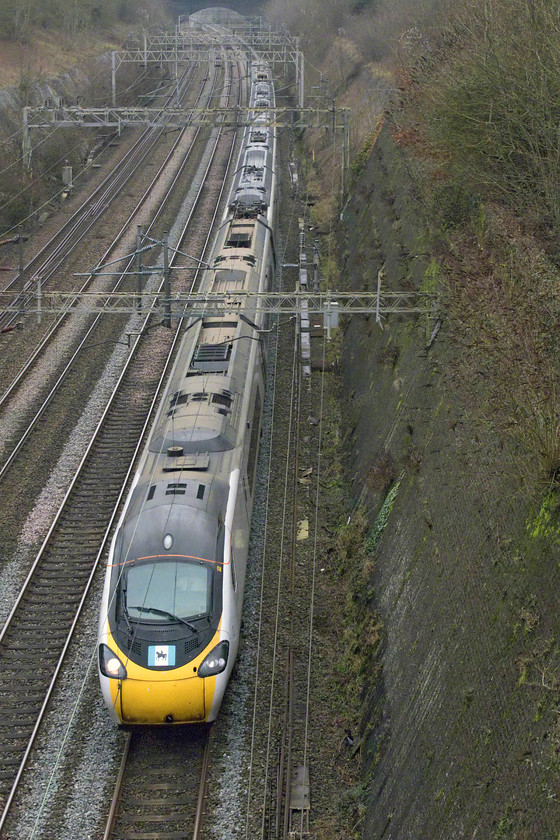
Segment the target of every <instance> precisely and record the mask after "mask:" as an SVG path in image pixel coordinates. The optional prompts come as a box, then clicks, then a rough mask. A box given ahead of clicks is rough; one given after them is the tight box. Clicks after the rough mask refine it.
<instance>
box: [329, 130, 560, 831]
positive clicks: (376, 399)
mask: <svg viewBox="0 0 560 840" xmlns="http://www.w3.org/2000/svg"><path fill="white" fill-rule="evenodd" d="M413 170H414V165H413V162H411V161H410V159H408V157H407V155H406V154H405V153H404V152H403V151H402V150H401V149H400V148H399V147H397V146H396V145H395V143H394V141H393V139H392V136H391V132H390V130H389V129H388V128H387V127H386V128H384V129H383V131H382V133H381V135H380V138H379V140H378V142H377V144H376V146H375V148H374V150H373V153H372V155H371V157H370V160H369V164H368V168H367V171H366V172H365V173H364V175H363V176H362V178H361V180H360V183H359V185H358V188H357V190H356V193H355V195H354V197H353V199H352V201H351V202H350V203H349V206H348V208H347V209H346V211H345V214H344V236H345V242H344V244H343V246H342V247H343V249H345V256H346V267H345V271H344V273H345V274H346V275H347V276H349V278H350V283H351V286H352V288H354V289H368V288H369V289H370V290H374V289H375V288H376V284H377V272H378V270H379V269H380V268H381V267H382V266H384V267H385V277H384V280H383V282H384V284H386V286H388V287H389V288H391V289H394V290H408V289H411V288H416V289H418V288H420V287H424V288H426V285H427V282H428V279H429V277H430V270H429V268H428V266H429V257H428V256H425V255H422V252H423V251H425V250H426V249H425V245H424V242H425V238H424V220H423V205H422V203H421V201H419V195H418V191H417V189H416V187H415V184H414V180H413V178H411V174H410V173H411V172H413ZM419 255H420V256H419ZM480 315H481V316H482V315H483V312H481V313H480ZM433 326H434V321H433V320H429V319H427V318H426V317H424V316H412V315H402V316H391V318H390V320H389V321H388V322H386V323H385V328H384V329H383V330H381V329H380V328H379V327H378V326H377V325H376V324H375V321H374V318H373V316H371V317H369V318H364V317H355V318H354V319H353V320H352V322H351V323H350V324H349V325H348V327H347V329H346V331H345V338H344V346H345V350H344V354H343V368H344V370H343V377H344V383H345V391H346V403H347V410H346V434H347V451H348V452H349V455H348V459H347V470H348V475H349V478H350V480H351V482H352V487H353V491H354V496H355V498H356V501H357V502H358V501H362V502H364V503H365V504H366V506H367V507H368V509H369V511H370V517H371V521H372V522H373V521H374V520H375V516H376V511H378V509H379V504H380V502H381V501H382V499H383V498H384V496H385V493H386V492H387V490H388V488H389V487H393V488H395V487H396V484H397V482H398V478H399V477H401V476H402V480H401V482H400V484H399V485H398V491H397V493H396V499H395V503H394V506H393V509H392V513H391V515H390V517H389V520H388V525H387V527H386V529H385V531H384V533H383V536H382V538H381V540H380V542H379V544H378V547H377V551H376V563H375V572H374V573H373V578H372V583H373V584H374V586H375V590H376V598H375V601H376V603H375V609H376V610H377V611H378V612H379V615H380V618H381V620H382V622H383V625H384V630H383V642H382V650H379V651H378V655H377V659H376V661H372V662H370V664H369V669H370V674H371V675H372V676H371V680H370V685H369V686H368V689H367V691H366V693H365V696H364V716H363V731H364V756H365V760H366V767H367V770H368V773H369V778H370V785H369V791H370V792H369V803H368V813H367V817H366V827H365V836H366V837H367V838H372V840H373V838H375V840H378V838H379V839H380V838H383V840H397V838H398V840H404V838H414V840H451V838H474V837H477V838H481V839H482V840H494V838H496V840H497V838H518V839H519V840H521V838H531V840H544V838H551V840H552V838H557V836H558V831H559V826H560V805H559V802H558V795H559V781H560V776H559V769H560V761H559V757H560V728H559V703H558V697H559V691H558V688H559V679H558V666H559V664H560V659H559V651H558V639H559V638H560V636H559V632H560V611H559V609H558V592H560V567H559V562H558V547H557V542H556V540H555V534H554V531H553V530H552V531H551V529H550V527H549V525H548V524H547V517H546V511H543V510H541V511H540V516H539V515H538V512H535V511H532V510H531V507H530V504H529V502H528V501H527V497H526V496H525V495H524V494H523V493H522V492H519V488H520V481H519V469H520V467H519V464H520V458H522V454H520V452H519V451H518V449H519V448H518V447H514V445H513V444H512V443H510V442H509V440H508V438H507V437H506V438H505V437H504V436H503V435H498V433H497V432H496V431H495V428H496V427H495V426H493V424H491V423H489V422H486V421H484V420H483V417H482V415H481V413H480V412H479V411H478V408H479V402H480V403H482V402H484V401H485V400H487V399H488V394H489V391H490V390H491V389H492V388H493V387H494V385H495V382H494V381H493V377H495V376H497V375H498V372H497V371H496V370H493V369H492V368H491V367H490V366H489V367H490V369H489V370H487V371H486V372H485V375H484V376H482V375H480V370H481V368H480V365H477V364H475V363H473V361H472V359H470V358H469V357H468V356H467V355H466V353H465V341H464V337H465V325H464V324H459V323H458V322H457V320H455V319H454V318H453V317H452V316H450V315H449V314H448V313H447V314H445V313H444V315H443V319H442V325H441V329H440V331H439V333H438V334H437V337H436V338H435V340H434V341H433V342H432V344H431V346H429V347H428V343H429V337H430V335H431V332H432V329H433ZM470 328H471V331H472V334H473V337H474V340H475V342H476V329H477V325H476V322H474V323H471V324H470ZM483 352H484V351H482V354H483ZM481 358H482V357H481ZM379 666H381V667H379ZM378 672H380V674H381V676H380V677H379V678H377V681H376V676H374V674H375V675H377V673H378Z"/></svg>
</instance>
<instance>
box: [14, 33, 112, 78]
mask: <svg viewBox="0 0 560 840" xmlns="http://www.w3.org/2000/svg"><path fill="white" fill-rule="evenodd" d="M124 34H125V30H124V28H123V31H122V33H116V34H115V39H114V40H112V41H107V40H95V41H93V40H92V41H91V42H89V43H87V42H83V41H76V40H74V41H70V40H69V41H68V43H67V42H66V41H65V39H63V38H61V35H60V33H56V32H44V31H39V32H37V33H36V34H35V36H34V37H32V38H31V39H30V41H29V43H26V44H14V43H11V42H9V41H0V87H12V86H14V87H16V86H18V85H19V84H20V81H21V79H22V77H27V76H30V77H32V78H34V79H35V80H36V81H38V80H40V79H45V78H48V77H49V76H57V75H60V74H61V73H64V72H65V71H67V70H69V69H70V68H71V67H75V66H76V65H77V64H80V63H82V62H83V61H84V59H88V58H92V57H94V56H97V55H99V54H100V53H102V52H104V51H105V50H110V49H115V48H116V47H118V46H120V43H122V40H121V36H124Z"/></svg>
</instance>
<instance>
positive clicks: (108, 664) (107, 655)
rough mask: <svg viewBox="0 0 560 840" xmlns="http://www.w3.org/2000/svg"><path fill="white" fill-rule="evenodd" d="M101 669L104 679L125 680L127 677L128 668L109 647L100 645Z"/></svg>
mask: <svg viewBox="0 0 560 840" xmlns="http://www.w3.org/2000/svg"><path fill="white" fill-rule="evenodd" d="M99 669H100V671H101V673H102V674H103V676H104V677H110V678H111V679H113V680H124V679H125V677H126V668H125V667H124V665H123V664H122V662H121V660H120V659H119V657H118V656H117V655H116V654H115V653H113V651H112V650H111V648H110V647H107V645H99Z"/></svg>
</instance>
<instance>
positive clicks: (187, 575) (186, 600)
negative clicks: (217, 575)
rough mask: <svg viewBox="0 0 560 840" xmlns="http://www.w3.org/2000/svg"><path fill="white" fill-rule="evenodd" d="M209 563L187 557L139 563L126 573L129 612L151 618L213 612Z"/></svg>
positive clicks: (154, 619)
mask: <svg viewBox="0 0 560 840" xmlns="http://www.w3.org/2000/svg"><path fill="white" fill-rule="evenodd" d="M211 578H212V573H211V570H210V566H209V565H208V564H206V563H191V562H188V561H179V562H177V561H173V562H171V561H163V560H160V561H158V562H155V563H138V564H133V565H131V566H130V567H129V569H128V570H127V574H126V581H125V587H126V596H125V608H126V611H127V613H128V616H129V617H130V618H133V619H137V620H138V619H140V620H142V621H149V622H158V623H160V622H168V621H169V617H170V616H176V617H177V618H178V619H183V620H184V619H188V618H196V617H197V616H200V615H204V614H208V613H209V612H211Z"/></svg>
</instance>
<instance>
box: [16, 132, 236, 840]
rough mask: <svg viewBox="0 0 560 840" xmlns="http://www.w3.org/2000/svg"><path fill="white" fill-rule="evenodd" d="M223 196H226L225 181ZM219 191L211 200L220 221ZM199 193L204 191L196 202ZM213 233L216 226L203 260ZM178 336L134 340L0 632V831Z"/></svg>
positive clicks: (164, 333) (166, 334) (231, 141)
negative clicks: (77, 466) (65, 492)
mask: <svg viewBox="0 0 560 840" xmlns="http://www.w3.org/2000/svg"><path fill="white" fill-rule="evenodd" d="M217 134H218V135H219V132H217ZM218 140H219V136H217V137H215V138H214V141H215V142H214V151H215V150H216V149H217V148H218ZM228 144H229V153H228V156H227V157H228V164H229V163H231V160H232V157H233V149H234V137H232V136H231V135H230V137H229V140H228ZM213 156H214V155H212V156H211V159H213ZM210 171H211V160H210V161H208V162H207V164H206V174H207V175H208V173H209V172H210ZM221 186H222V190H223V179H222V183H221ZM222 190H221V191H220V193H219V195H218V196H217V197H216V196H214V219H215V217H216V215H217V213H218V209H219V207H220V204H221V200H222ZM202 192H203V191H202V184H201V186H200V189H199V190H198V197H200V196H201V194H202ZM206 200H207V201H208V200H210V199H208V198H207V199H206ZM192 212H194V208H193V210H192V211H191V214H192ZM211 230H212V224H211V225H210V226H209V229H208V230H207V235H206V238H205V241H204V243H203V246H202V251H201V254H200V258H201V259H202V257H203V256H204V250H205V248H206V245H207V243H208V240H209V238H210V235H211ZM141 332H142V330H141ZM180 334H181V331H180V329H179V328H178V329H177V331H176V332H175V335H174V336H173V333H172V332H171V331H167V330H163V331H162V333H161V334H160V335H156V334H155V333H154V332H148V333H147V334H146V335H144V336H143V337H142V338H140V336H137V337H136V339H135V341H134V345H133V348H132V350H131V353H130V354H129V356H128V359H127V362H126V365H125V368H124V370H123V371H122V373H121V376H120V378H119V381H118V383H117V386H116V387H115V389H114V391H113V394H112V397H111V400H110V403H109V405H108V406H107V408H106V409H105V412H104V414H103V417H102V418H101V420H100V422H99V424H98V426H97V429H96V431H95V434H94V435H93V437H92V440H91V442H90V444H89V446H88V448H87V451H86V452H85V454H84V456H83V458H82V461H81V464H80V467H79V469H78V471H77V473H76V475H75V477H74V479H73V481H72V484H71V486H70V488H69V489H68V492H67V494H66V497H65V500H64V502H63V505H62V506H61V508H60V510H59V513H58V515H57V517H56V519H55V521H54V522H53V524H52V526H51V528H50V531H49V533H48V535H47V537H46V539H45V541H44V543H43V545H42V547H41V550H40V552H39V555H38V556H37V558H36V561H35V563H34V565H33V567H32V569H31V570H30V572H29V574H28V576H27V579H26V581H25V584H24V586H23V588H22V591H21V593H20V595H19V596H18V598H17V600H16V603H15V604H14V606H13V608H12V611H11V613H10V615H9V617H8V619H7V621H6V623H5V625H4V628H3V629H2V631H0V805H1V808H2V816H1V817H0V830H1V829H2V827H3V826H4V823H5V821H6V819H7V817H8V814H9V810H10V807H11V805H12V803H13V801H14V797H15V793H16V791H17V789H18V785H19V783H20V781H21V778H22V775H23V772H24V769H25V766H26V762H27V759H28V757H29V755H30V753H31V750H32V747H33V743H34V740H35V737H36V735H37V732H38V729H39V726H40V724H41V721H42V719H43V716H44V714H45V711H46V708H47V705H48V701H49V698H50V696H51V694H52V692H53V690H54V686H55V684H56V680H57V677H58V675H59V673H60V671H61V668H62V663H63V660H64V657H65V654H66V651H67V649H68V646H69V644H70V641H71V638H72V633H73V630H74V628H75V626H76V623H77V620H78V617H79V615H80V612H81V609H82V607H83V604H84V602H85V599H86V597H87V594H88V591H89V588H90V586H91V583H92V580H93V578H94V575H95V571H96V569H97V567H98V563H99V559H100V557H101V555H102V552H103V550H104V548H105V546H106V544H107V540H108V538H109V533H110V530H111V527H112V525H113V523H114V521H115V517H116V515H117V510H118V506H119V503H120V501H121V499H122V496H123V493H124V490H125V486H126V484H127V481H128V479H129V478H130V475H131V472H132V469H133V463H134V459H135V457H136V455H137V454H138V452H139V448H140V446H141V443H142V441H143V438H144V435H145V432H146V429H147V426H148V423H149V421H150V419H151V416H152V412H153V410H154V408H155V405H156V402H157V394H158V393H159V390H160V386H161V384H162V381H163V377H164V375H165V372H166V371H167V370H168V368H169V365H170V364H171V361H172V358H173V351H174V349H175V347H176V345H177V343H178V339H179V337H180ZM154 394H155V395H156V396H154Z"/></svg>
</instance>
